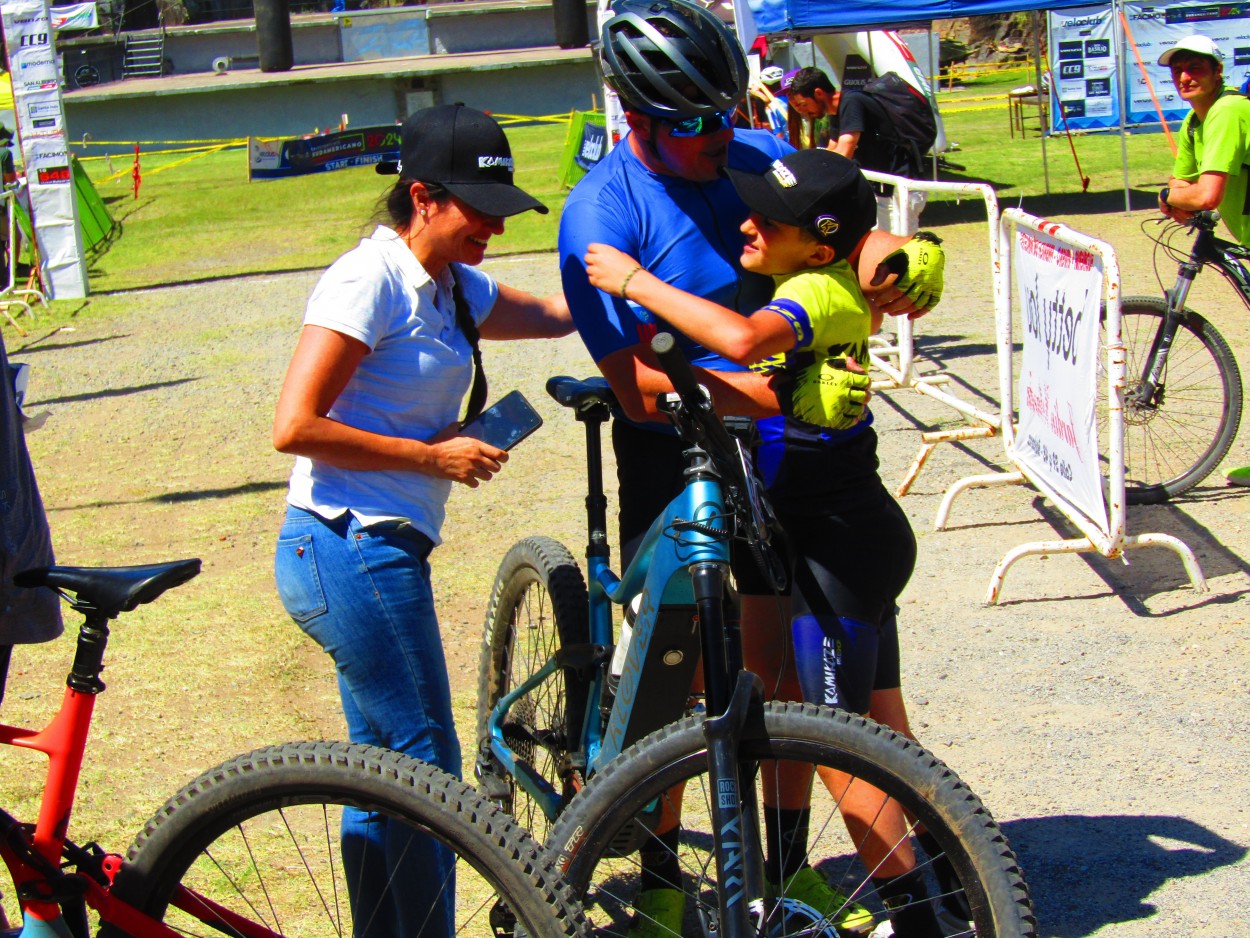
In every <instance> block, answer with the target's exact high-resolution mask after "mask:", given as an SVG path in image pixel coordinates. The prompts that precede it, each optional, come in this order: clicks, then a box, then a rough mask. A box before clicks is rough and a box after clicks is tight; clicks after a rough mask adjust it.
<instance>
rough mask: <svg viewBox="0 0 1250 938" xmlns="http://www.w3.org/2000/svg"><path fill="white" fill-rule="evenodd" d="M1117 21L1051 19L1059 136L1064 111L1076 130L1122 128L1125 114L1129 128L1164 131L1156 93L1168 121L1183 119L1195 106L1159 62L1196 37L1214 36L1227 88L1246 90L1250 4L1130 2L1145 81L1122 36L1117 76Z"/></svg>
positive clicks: (1061, 15)
mask: <svg viewBox="0 0 1250 938" xmlns="http://www.w3.org/2000/svg"><path fill="white" fill-rule="evenodd" d="M1112 15H1113V14H1112V11H1111V10H1110V9H1109V8H1107V7H1099V6H1089V7H1074V8H1071V9H1067V10H1060V11H1057V12H1051V13H1048V14H1047V18H1048V22H1049V37H1048V45H1049V52H1050V60H1051V62H1052V63H1054V72H1055V81H1056V83H1057V87H1058V92H1059V94H1058V98H1059V105H1056V103H1055V102H1054V101H1052V102H1051V109H1052V112H1053V113H1052V115H1051V126H1052V127H1053V128H1054V129H1055V130H1056V131H1060V130H1062V129H1063V121H1062V118H1061V116H1060V114H1059V112H1058V107H1059V106H1062V108H1063V116H1065V117H1066V118H1067V122H1068V127H1069V128H1071V129H1072V130H1097V129H1101V128H1107V127H1118V126H1119V123H1120V108H1121V107H1123V109H1124V115H1125V123H1126V124H1127V125H1129V126H1138V125H1146V126H1151V125H1153V126H1154V127H1155V128H1158V126H1159V114H1158V111H1156V110H1155V104H1154V101H1153V100H1152V99H1151V95H1150V92H1151V89H1152V88H1153V90H1154V96H1155V98H1157V99H1158V101H1159V107H1160V108H1162V110H1163V117H1164V119H1165V120H1167V121H1169V122H1173V121H1180V120H1183V119H1184V117H1185V115H1186V114H1188V113H1189V105H1187V104H1185V102H1184V101H1182V100H1181V99H1180V96H1179V95H1177V93H1176V89H1175V88H1174V87H1173V86H1172V74H1171V72H1170V71H1169V70H1168V69H1167V68H1166V67H1164V66H1162V65H1158V64H1156V63H1157V62H1158V60H1159V56H1160V55H1161V54H1162V53H1163V51H1164V50H1165V49H1168V48H1170V47H1171V46H1174V45H1175V44H1176V43H1177V42H1178V41H1180V40H1181V39H1184V38H1185V37H1186V36H1192V35H1194V34H1195V33H1198V34H1201V35H1203V36H1208V37H1209V38H1211V39H1212V40H1214V41H1215V43H1216V44H1217V45H1218V46H1219V47H1220V49H1221V51H1223V53H1224V79H1225V82H1224V83H1225V84H1227V85H1232V86H1233V87H1240V86H1241V84H1242V83H1243V82H1244V81H1246V79H1248V78H1250V4H1222V5H1217V4H1211V3H1200V2H1191V3H1171V4H1155V5H1151V4H1145V3H1141V2H1137V3H1125V4H1124V15H1125V17H1126V18H1127V19H1128V22H1129V28H1130V29H1131V30H1132V32H1133V40H1134V41H1135V42H1136V44H1137V54H1138V55H1140V56H1141V60H1142V62H1143V63H1144V64H1145V66H1146V73H1147V74H1146V75H1143V74H1142V70H1141V69H1140V68H1139V67H1138V65H1137V58H1136V56H1135V55H1134V54H1133V50H1132V49H1129V48H1127V37H1122V42H1123V43H1124V44H1125V46H1126V47H1125V49H1124V50H1123V52H1124V55H1123V61H1124V62H1125V71H1124V74H1123V75H1120V74H1119V72H1118V69H1119V61H1120V57H1119V56H1118V55H1117V53H1118V52H1119V51H1120V50H1118V49H1117V48H1116V47H1115V39H1114V37H1115V36H1116V35H1117V34H1118V33H1119V32H1120V30H1118V29H1112ZM1147 77H1148V78H1149V83H1148V82H1147Z"/></svg>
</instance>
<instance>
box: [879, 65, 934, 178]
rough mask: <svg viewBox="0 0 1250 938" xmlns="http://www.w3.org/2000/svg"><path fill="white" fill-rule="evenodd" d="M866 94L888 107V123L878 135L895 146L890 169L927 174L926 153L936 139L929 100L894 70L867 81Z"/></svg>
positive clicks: (898, 172)
mask: <svg viewBox="0 0 1250 938" xmlns="http://www.w3.org/2000/svg"><path fill="white" fill-rule="evenodd" d="M860 93H861V94H866V95H868V96H869V97H870V98H872V99H873V100H874V101H876V102H877V103H878V104H879V105H881V109H882V110H884V111H885V113H886V116H887V117H888V118H889V123H890V126H889V127H885V128H882V131H883V132H882V133H881V134H879V136H880V137H881V138H882V139H884V140H887V141H889V142H890V143H891V144H893V147H894V161H893V163H894V165H893V167H892V168H891V169H889V170H888V172H891V173H893V174H894V175H896V176H909V177H911V178H914V179H920V178H923V177H924V176H925V172H924V169H925V154H926V153H928V152H929V150H930V149H931V148H932V146H933V143H934V141H935V140H937V118H935V117H934V116H933V109H932V108H931V107H930V106H929V100H928V99H927V98H926V97H925V96H924V95H923V94H921V93H920V92H919V91H917V90H916V89H915V88H913V87H912V86H911V85H909V84H908V83H907V82H905V81H903V79H902V78H900V77H899V76H898V75H896V74H895V73H894V72H886V73H885V74H884V75H882V76H881V77H879V78H874V79H872V81H870V82H868V83H867V84H865V85H864V87H863V88H861V89H860Z"/></svg>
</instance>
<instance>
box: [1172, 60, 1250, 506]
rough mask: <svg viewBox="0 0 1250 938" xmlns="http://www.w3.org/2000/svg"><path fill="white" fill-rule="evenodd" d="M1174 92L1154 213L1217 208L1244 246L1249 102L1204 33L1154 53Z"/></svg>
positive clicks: (1179, 215)
mask: <svg viewBox="0 0 1250 938" xmlns="http://www.w3.org/2000/svg"><path fill="white" fill-rule="evenodd" d="M1159 64H1160V65H1166V66H1167V67H1168V68H1170V69H1171V70H1172V83H1173V84H1174V85H1175V86H1176V93H1177V94H1179V95H1180V96H1181V100H1183V101H1185V102H1186V103H1187V104H1188V105H1189V106H1190V108H1191V110H1190V112H1189V113H1188V114H1187V115H1185V120H1184V121H1183V122H1182V123H1181V129H1180V132H1179V133H1178V134H1177V149H1176V159H1175V161H1173V164H1172V177H1171V179H1169V180H1168V184H1167V185H1166V186H1164V187H1163V189H1162V190H1161V191H1160V192H1159V211H1161V212H1162V213H1163V214H1164V215H1166V216H1167V217H1168V218H1172V219H1175V220H1176V221H1185V220H1186V219H1188V218H1190V217H1191V216H1192V215H1193V213H1194V212H1201V211H1209V210H1211V209H1217V208H1218V209H1219V211H1220V217H1221V218H1222V219H1223V220H1224V224H1225V226H1226V227H1227V228H1228V230H1229V232H1230V233H1231V234H1232V236H1233V238H1234V239H1236V240H1237V241H1238V242H1239V243H1240V244H1244V245H1250V100H1248V99H1247V98H1246V96H1245V95H1243V94H1241V93H1240V92H1238V91H1237V90H1236V89H1234V88H1228V87H1225V85H1224V53H1222V52H1221V51H1220V47H1219V46H1217V45H1216V44H1215V43H1214V42H1213V41H1212V40H1210V39H1208V38H1207V37H1206V36H1187V37H1186V38H1184V39H1182V40H1181V41H1180V42H1178V43H1177V44H1176V45H1174V46H1172V48H1170V49H1168V50H1166V51H1165V52H1164V53H1163V54H1162V55H1161V56H1159ZM1225 477H1226V478H1227V479H1228V481H1229V482H1230V483H1232V484H1233V485H1247V486H1250V466H1245V467H1241V468H1237V469H1230V470H1228V471H1226V472H1225Z"/></svg>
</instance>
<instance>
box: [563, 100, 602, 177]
mask: <svg viewBox="0 0 1250 938" xmlns="http://www.w3.org/2000/svg"><path fill="white" fill-rule="evenodd" d="M607 152H608V129H607V126H606V121H605V118H604V116H603V114H600V113H589V112H586V111H574V112H573V114H572V115H571V116H570V118H569V128H568V131H567V132H566V133H565V135H564V151H563V153H562V154H561V156H560V184H561V185H564V186H573V185H576V183H577V181H578V180H579V179H581V178H582V176H584V175H586V173H587V172H588V171H590V170H591V169H592V168H594V166H595V164H596V163H598V162H599V161H600V160H601V159H603V157H604V154H606V153H607Z"/></svg>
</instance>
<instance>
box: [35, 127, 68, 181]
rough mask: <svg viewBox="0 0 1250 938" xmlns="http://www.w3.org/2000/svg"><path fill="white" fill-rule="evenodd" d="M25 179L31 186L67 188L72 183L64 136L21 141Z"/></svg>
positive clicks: (54, 135)
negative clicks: (24, 163) (24, 161)
mask: <svg viewBox="0 0 1250 938" xmlns="http://www.w3.org/2000/svg"><path fill="white" fill-rule="evenodd" d="M22 155H23V156H24V157H25V159H26V179H27V181H28V182H30V184H31V185H32V186H34V185H41V186H68V185H69V184H70V183H71V182H72V181H73V174H72V173H71V172H70V168H69V148H68V147H67V146H66V145H65V135H64V134H50V135H48V136H46V137H45V136H40V137H27V138H26V139H25V140H23V141H22Z"/></svg>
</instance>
